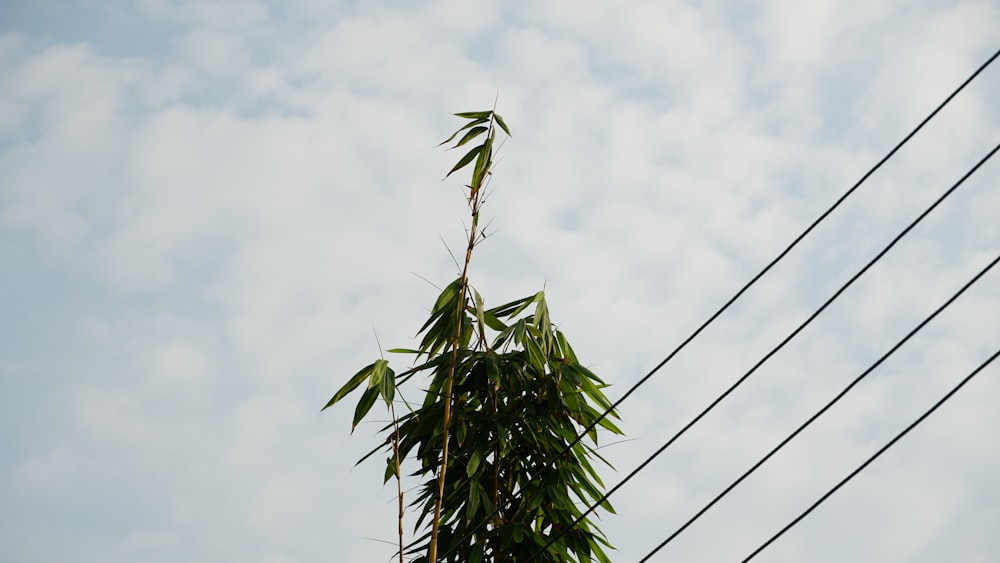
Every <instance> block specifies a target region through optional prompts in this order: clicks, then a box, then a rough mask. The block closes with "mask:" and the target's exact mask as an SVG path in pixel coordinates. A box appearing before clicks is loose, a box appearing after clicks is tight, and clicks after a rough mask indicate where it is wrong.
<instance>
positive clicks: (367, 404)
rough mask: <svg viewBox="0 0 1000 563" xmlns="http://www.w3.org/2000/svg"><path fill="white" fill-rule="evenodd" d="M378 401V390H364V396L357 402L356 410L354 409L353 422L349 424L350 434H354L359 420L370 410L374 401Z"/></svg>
mask: <svg viewBox="0 0 1000 563" xmlns="http://www.w3.org/2000/svg"><path fill="white" fill-rule="evenodd" d="M376 399H378V389H366V390H365V394H364V395H362V396H361V400H360V401H358V406H357V408H355V409H354V421H353V422H351V433H352V434H353V433H354V429H355V428H357V427H358V423H359V422H361V419H362V418H364V417H365V415H366V414H368V411H370V410H372V405H374V404H375V400H376Z"/></svg>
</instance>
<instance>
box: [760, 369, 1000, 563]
mask: <svg viewBox="0 0 1000 563" xmlns="http://www.w3.org/2000/svg"><path fill="white" fill-rule="evenodd" d="M997 356H1000V350H997V351H996V352H993V355H992V356H990V357H989V358H987V359H986V361H984V362H983V363H981V364H979V367H977V368H976V369H975V370H973V371H972V373H970V374H969V375H967V376H965V379H963V380H962V381H960V382H959V383H958V385H956V386H955V387H953V388H952V390H951V391H949V392H948V394H946V395H945V396H944V397H941V399H940V400H939V401H938V402H936V403H934V406H932V407H931V408H929V409H928V410H927V411H926V412H924V414H922V415H920V418H918V419H916V420H914V421H913V422H912V423H911V424H910V425H909V426H907V427H906V428H905V429H904V430H903V431H902V432H900V433H899V434H897V435H896V437H895V438H893V439H892V440H890V441H889V443H888V444H886V445H884V446H882V448H881V449H879V451H877V452H875V454H874V455H872V456H871V457H870V458H868V459H867V460H866V461H865V462H864V463H862V464H861V465H860V466H858V468H857V469H855V470H854V471H852V472H851V474H850V475H848V476H847V477H845V478H844V479H842V480H841V481H840V482H839V483H837V484H836V486H834V487H833V488H832V489H830V490H829V491H827V492H826V494H824V495H823V496H821V497H820V498H819V500H817V501H816V502H814V503H813V504H812V506H810V507H809V508H807V509H806V510H805V511H804V512H803V513H802V514H799V515H798V516H797V517H795V519H793V520H792V521H791V522H789V523H788V524H787V525H786V526H785V527H784V528H782V529H781V530H780V531H779V532H778V533H777V534H774V535H773V536H771V539H769V540H767V541H766V542H764V543H763V544H762V545H761V546H760V547H758V548H757V549H755V550H754V551H753V553H751V554H750V555H748V556H747V558H746V559H744V560H743V563H746V562H747V561H750V560H751V559H753V558H754V557H756V556H757V554H758V553H760V552H761V551H764V549H765V548H766V547H767V546H769V545H771V544H772V543H774V540H776V539H778V538H779V537H781V536H782V535H783V534H784V533H785V532H787V531H788V530H789V529H791V528H792V527H793V526H795V525H796V524H798V523H799V522H800V521H801V520H802V519H803V518H805V517H806V516H808V515H809V513H810V512H812V511H813V510H814V509H815V508H816V507H817V506H819V505H820V504H822V503H823V501H825V500H826V499H828V498H830V496H831V495H832V494H833V493H835V492H837V490H838V489H840V488H841V487H843V486H844V485H845V484H846V483H847V482H848V481H850V480H851V479H853V478H854V477H855V476H856V475H857V474H858V473H861V472H862V471H863V470H864V469H865V468H866V467H868V465H870V464H871V462H873V461H875V459H876V458H878V457H879V456H880V455H882V454H883V453H885V451H886V450H888V449H889V448H891V447H892V446H893V445H895V443H896V442H898V441H899V440H900V438H902V437H903V436H906V434H907V433H909V432H910V430H913V429H914V428H915V427H916V426H917V425H918V424H920V423H921V422H923V421H924V419H925V418H927V417H928V416H930V414H931V413H932V412H934V411H936V410H937V408H938V407H940V406H941V405H943V404H944V403H945V401H947V400H948V399H950V398H951V397H952V395H954V394H955V393H956V392H958V390H959V389H961V388H962V387H964V386H965V384H966V383H968V382H969V381H970V380H971V379H972V378H973V377H975V376H976V374H978V373H979V372H981V371H982V370H983V369H985V368H986V366H988V365H990V363H991V362H992V361H993V360H995V359H997Z"/></svg>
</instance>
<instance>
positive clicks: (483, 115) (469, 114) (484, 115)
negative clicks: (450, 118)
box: [454, 111, 493, 119]
mask: <svg viewBox="0 0 1000 563" xmlns="http://www.w3.org/2000/svg"><path fill="white" fill-rule="evenodd" d="M492 113H493V112H492V111H462V112H459V113H456V114H454V115H455V116H456V117H461V118H463V119H489V117H490V114H492Z"/></svg>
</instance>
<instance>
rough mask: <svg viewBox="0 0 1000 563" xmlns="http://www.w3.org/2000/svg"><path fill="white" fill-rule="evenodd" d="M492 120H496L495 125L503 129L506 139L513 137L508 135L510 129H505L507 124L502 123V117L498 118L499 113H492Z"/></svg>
mask: <svg viewBox="0 0 1000 563" xmlns="http://www.w3.org/2000/svg"><path fill="white" fill-rule="evenodd" d="M493 118H494V119H496V120H497V125H499V126H500V128H501V129H503V132H504V133H506V134H507V136H508V137H513V135H511V134H510V129H509V128H508V127H507V124H506V123H504V120H503V118H502V117H500V114H499V113H494V114H493Z"/></svg>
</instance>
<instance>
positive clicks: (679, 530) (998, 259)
mask: <svg viewBox="0 0 1000 563" xmlns="http://www.w3.org/2000/svg"><path fill="white" fill-rule="evenodd" d="M997 262H1000V256H997V257H996V258H994V259H993V261H992V262H990V263H989V264H987V265H986V267H985V268H983V269H982V270H980V271H979V273H978V274H976V275H975V276H974V277H973V278H972V279H971V280H969V281H968V282H966V283H965V285H963V286H962V288H961V289H959V290H958V291H957V292H956V293H955V294H954V295H952V296H951V298H949V299H948V300H947V301H945V302H944V304H942V305H941V306H940V307H938V308H937V309H936V310H935V311H934V312H933V313H931V314H930V315H929V316H928V317H927V318H925V319H924V320H923V321H922V322H921V323H920V324H918V325H917V326H916V327H914V328H913V330H911V331H910V332H909V333H907V335H906V336H904V337H903V338H902V340H900V341H899V342H897V343H896V345H895V346H893V347H892V348H890V349H889V351H888V352H886V353H885V354H883V355H882V357H880V358H879V359H878V361H876V362H875V363H873V364H872V365H871V366H870V367H869V368H868V369H866V370H865V371H863V372H862V373H861V375H859V376H858V377H857V378H855V379H854V381H852V382H851V383H850V384H849V385H848V386H847V387H845V388H844V390H843V391H841V392H840V393H838V394H837V396H835V397H834V398H833V399H832V400H830V402H828V403H827V404H826V405H824V406H823V408H821V409H819V410H818V411H816V413H815V414H813V415H812V416H810V417H809V419H808V420H806V421H805V422H804V423H802V425H801V426H799V427H798V428H796V429H795V431H794V432H792V433H791V434H789V435H788V437H787V438H785V439H784V440H782V441H781V443H779V444H778V445H777V446H775V447H774V449H772V450H771V451H770V452H768V453H767V455H765V456H764V457H762V458H761V459H760V460H759V461H758V462H757V463H755V464H754V465H753V467H751V468H750V469H748V470H747V471H746V472H745V473H743V475H740V477H739V478H738V479H736V480H735V481H733V482H732V483H731V484H730V485H729V486H728V487H726V488H725V489H724V490H723V491H722V492H721V493H719V494H718V495H717V496H716V497H715V498H713V499H712V500H711V502H709V503H708V504H706V505H705V506H704V507H702V509H701V510H699V511H698V512H696V513H695V515H694V516H692V517H691V518H690V519H689V520H688V521H687V522H685V523H684V525H682V526H681V527H680V528H677V529H676V530H675V531H674V533H672V534H670V535H669V536H668V537H667V539H665V540H663V542H661V543H660V544H659V545H657V546H656V547H655V548H653V550H652V551H650V552H649V553H647V554H646V556H645V557H643V558H642V559H641V560H640V561H639V563H644V562H645V561H648V560H649V558H650V557H652V556H653V555H654V554H656V552H658V551H660V549H662V548H663V547H665V546H666V545H667V544H668V543H670V542H671V541H673V539H674V538H676V537H677V536H678V535H680V534H681V533H682V532H683V531H684V530H686V529H687V528H688V526H690V525H691V524H693V523H694V522H695V520H697V519H698V518H700V517H701V516H702V515H703V514H705V512H707V511H708V509H710V508H712V506H714V505H715V503H717V502H719V501H720V500H721V499H722V497H724V496H726V495H727V494H729V492H730V491H732V490H733V489H735V488H736V487H737V486H738V485H739V484H740V483H742V482H743V480H744V479H746V478H747V477H749V476H750V474H752V473H753V472H754V471H756V470H757V469H758V468H760V466H761V465H764V463H765V462H767V460H769V459H771V456H773V455H774V454H776V453H777V452H778V450H780V449H781V448H783V447H785V445H786V444H788V443H789V442H791V441H792V439H794V438H795V437H796V436H798V435H799V433H801V432H802V431H803V430H805V429H806V428H807V427H808V426H809V425H811V424H812V423H813V422H814V421H815V420H816V419H817V418H819V417H820V416H822V415H823V414H824V413H825V412H826V411H828V410H830V407H832V406H833V405H835V404H836V403H837V402H839V401H840V399H842V398H843V397H844V395H847V393H848V392H849V391H850V390H851V389H853V388H854V386H855V385H857V384H858V383H860V382H861V380H862V379H864V378H865V377H867V376H868V374H870V373H871V372H873V371H875V369H876V368H877V367H878V366H880V365H882V362H884V361H885V360H886V359H888V358H889V356H891V355H892V354H894V353H895V352H896V350H899V348H900V347H902V346H903V344H905V343H906V342H907V341H908V340H909V339H910V338H911V337H913V335H915V334H916V333H917V332H919V331H920V330H921V329H922V328H924V326H926V325H927V323H929V322H931V320H933V319H934V318H935V317H937V316H938V314H940V313H941V311H944V310H945V309H946V308H948V306H950V305H951V304H952V303H953V302H954V301H955V300H956V299H958V297H959V296H960V295H962V294H963V293H965V290H967V289H969V288H970V287H972V285H973V284H975V283H976V282H977V281H979V279H980V278H982V277H983V275H985V274H986V272H988V271H989V270H990V268H992V267H993V266H995V265H996V263H997Z"/></svg>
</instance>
